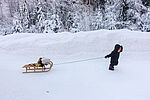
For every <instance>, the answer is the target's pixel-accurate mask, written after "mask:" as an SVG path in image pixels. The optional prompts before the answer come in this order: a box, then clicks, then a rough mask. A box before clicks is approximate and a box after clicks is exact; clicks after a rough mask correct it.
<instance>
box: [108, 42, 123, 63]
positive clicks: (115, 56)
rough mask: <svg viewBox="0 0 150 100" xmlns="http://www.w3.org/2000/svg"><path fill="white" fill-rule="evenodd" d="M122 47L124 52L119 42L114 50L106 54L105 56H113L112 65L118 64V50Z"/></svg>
mask: <svg viewBox="0 0 150 100" xmlns="http://www.w3.org/2000/svg"><path fill="white" fill-rule="evenodd" d="M120 47H121V52H122V50H123V47H122V46H120V45H119V44H116V45H115V48H114V50H113V51H112V52H111V53H110V54H109V55H107V56H105V58H109V57H111V61H110V63H111V65H118V59H119V55H120V52H118V50H119V48H120Z"/></svg>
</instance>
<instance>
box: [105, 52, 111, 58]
mask: <svg viewBox="0 0 150 100" xmlns="http://www.w3.org/2000/svg"><path fill="white" fill-rule="evenodd" d="M112 55H113V52H111V53H110V54H109V55H106V56H105V58H109V57H112Z"/></svg>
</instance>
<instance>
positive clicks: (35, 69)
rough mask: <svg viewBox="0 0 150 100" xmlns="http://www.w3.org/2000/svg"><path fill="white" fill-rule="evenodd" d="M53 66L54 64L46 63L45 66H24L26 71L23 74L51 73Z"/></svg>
mask: <svg viewBox="0 0 150 100" xmlns="http://www.w3.org/2000/svg"><path fill="white" fill-rule="evenodd" d="M52 66H53V62H52V61H49V62H45V63H44V64H43V66H36V63H34V64H28V65H24V66H23V68H25V69H26V71H25V72H23V73H40V72H49V71H50V70H51V68H52Z"/></svg>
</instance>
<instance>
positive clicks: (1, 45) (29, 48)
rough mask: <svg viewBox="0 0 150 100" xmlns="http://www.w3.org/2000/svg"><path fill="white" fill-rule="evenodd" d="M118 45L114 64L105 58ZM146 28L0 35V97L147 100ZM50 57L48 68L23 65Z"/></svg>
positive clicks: (149, 55) (149, 52)
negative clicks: (37, 69)
mask: <svg viewBox="0 0 150 100" xmlns="http://www.w3.org/2000/svg"><path fill="white" fill-rule="evenodd" d="M116 43H119V44H121V45H123V47H124V51H123V52H122V53H121V55H120V59H119V65H118V66H117V67H115V71H109V70H108V65H109V59H104V58H100V59H96V60H90V61H84V62H76V63H68V64H60V63H63V62H71V61H77V60H84V59H91V58H96V57H104V56H105V55H106V54H109V53H110V52H111V51H112V50H113V48H114V45H115V44H116ZM149 44H150V33H141V32H135V31H134V32H131V31H128V30H114V31H107V30H100V31H93V32H80V33H76V34H72V33H65V32H64V33H58V34H29V33H24V34H13V35H8V36H0V62H1V63H0V64H1V65H0V80H1V81H0V100H150V95H149V93H150V86H149V84H150V78H149V76H150V66H149V65H150V46H149ZM39 57H47V58H50V59H51V60H52V61H53V63H54V66H53V68H52V70H51V71H50V72H47V73H30V74H22V72H23V71H24V69H23V68H22V66H23V65H25V64H29V63H33V62H37V60H38V58H39Z"/></svg>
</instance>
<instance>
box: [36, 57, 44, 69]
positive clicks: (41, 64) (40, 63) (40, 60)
mask: <svg viewBox="0 0 150 100" xmlns="http://www.w3.org/2000/svg"><path fill="white" fill-rule="evenodd" d="M37 66H38V67H43V66H44V64H43V63H42V58H39V60H38V62H37Z"/></svg>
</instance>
